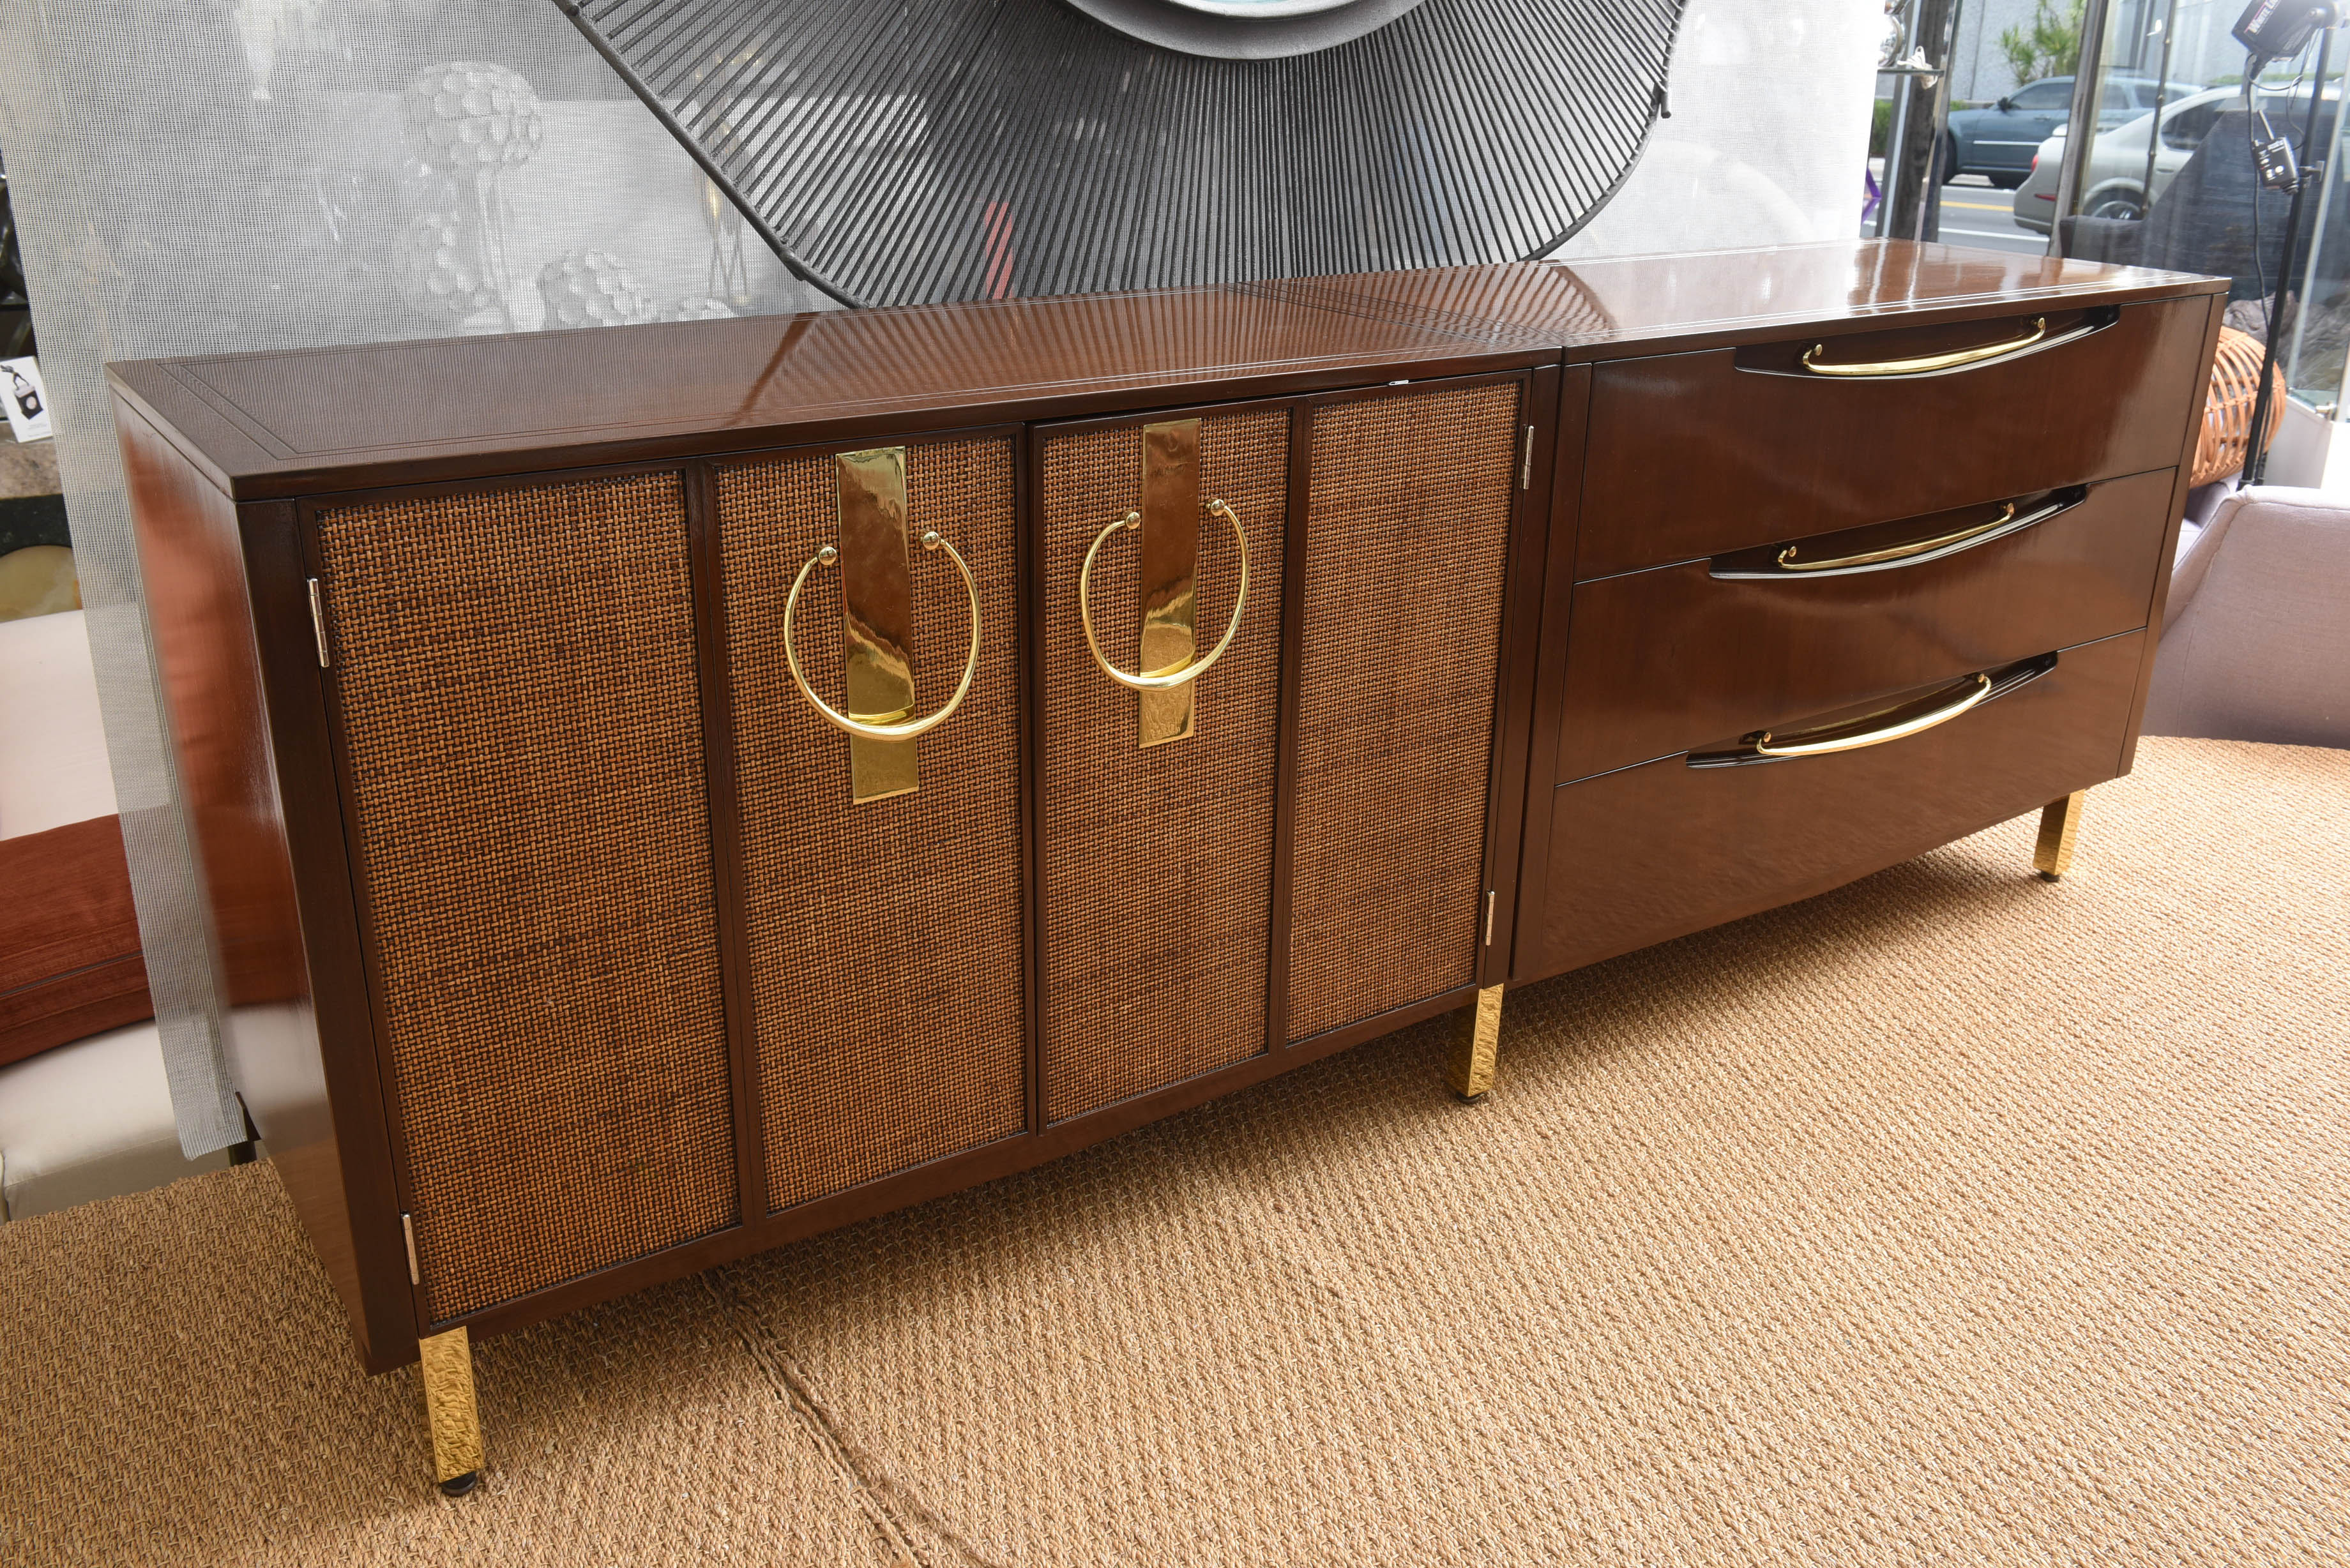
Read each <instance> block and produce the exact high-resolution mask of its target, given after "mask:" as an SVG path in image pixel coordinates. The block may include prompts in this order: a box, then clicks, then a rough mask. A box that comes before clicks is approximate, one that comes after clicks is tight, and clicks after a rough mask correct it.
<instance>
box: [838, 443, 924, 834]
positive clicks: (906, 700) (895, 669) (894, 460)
mask: <svg viewBox="0 0 2350 1568" xmlns="http://www.w3.org/2000/svg"><path fill="white" fill-rule="evenodd" d="M833 465H834V468H835V471H836V472H837V474H838V476H839V481H840V608H841V628H840V634H841V640H840V647H841V695H842V697H843V698H844V700H845V706H846V707H847V710H848V715H849V717H850V718H852V719H857V720H860V721H862V722H865V723H868V724H889V723H895V722H898V721H899V720H901V719H905V718H908V717H910V715H911V714H912V713H913V711H914V584H913V573H912V567H911V565H910V561H909V559H908V555H907V547H906V449H905V448H904V447H902V446H884V447H876V448H874V449H873V450H872V451H870V452H841V453H839V454H838V455H837V457H835V458H834V460H833ZM919 745H920V742H917V741H872V740H868V739H866V738H865V737H864V736H862V735H851V736H850V737H849V738H848V772H849V794H850V798H851V799H853V800H856V801H859V802H862V801H868V800H888V799H889V797H890V796H892V795H900V794H913V793H914V791H915V789H916V788H918V787H919V785H920V770H919V768H918V766H917V758H918V753H917V750H916V748H917V747H918V746H919Z"/></svg>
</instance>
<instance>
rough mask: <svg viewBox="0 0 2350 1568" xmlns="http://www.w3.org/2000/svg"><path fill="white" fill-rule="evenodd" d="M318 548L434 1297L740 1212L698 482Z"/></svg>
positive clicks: (617, 482)
mask: <svg viewBox="0 0 2350 1568" xmlns="http://www.w3.org/2000/svg"><path fill="white" fill-rule="evenodd" d="M318 547H319V554H320V556H321V557H322V558H323V562H324V576H323V579H322V587H323V590H324V595H325V601H326V605H327V611H328V620H329V624H330V626H331V628H332V635H333V652H334V664H333V667H332V669H331V670H329V671H328V679H329V680H331V682H332V683H333V687H334V691H335V700H336V702H337V705H338V710H339V723H340V734H341V742H342V747H343V752H344V760H345V764H346V766H347V768H348V776H349V779H350V787H351V794H352V799H351V801H350V803H349V804H350V811H349V814H348V821H349V823H350V824H351V826H352V828H353V830H354V834H355V836H356V839H357V851H358V857H359V867H360V873H361V877H362V884H363V891H364V895H365V899H366V912H367V919H368V929H369V938H370V940H371V945H372V947H373V951H374V959H375V968H376V978H377V982H378V986H379V991H380V996H379V1001H380V1008H381V1012H382V1017H383V1019H384V1023H385V1028H386V1033H387V1038H386V1040H385V1049H386V1050H387V1051H388V1053H389V1054H390V1066H391V1075H392V1079H393V1082H394V1087H395V1093H396V1096H397V1099H398V1112H399V1120H400V1129H401V1131H402V1134H403V1139H404V1149H403V1153H404V1157H405V1161H406V1168H407V1175H408V1180H409V1184H410V1189H411V1207H412V1209H413V1210H414V1215H415V1220H414V1223H415V1232H416V1250H417V1257H418V1262H419V1264H420V1265H421V1275H422V1282H423V1291H424V1296H425V1301H426V1303H427V1310H428V1312H429V1313H430V1314H431V1316H432V1318H433V1319H434V1320H436V1321H437V1320H442V1319H447V1318H451V1317H454V1316H457V1315H459V1314H464V1313H470V1312H474V1311H477V1310H479V1309H481V1308H483V1307H486V1306H490V1305H493V1304H494V1303H498V1302H502V1301H506V1300H510V1299H511V1298H513V1297H515V1296H518V1295H521V1294H523V1293H525V1292H528V1291H533V1290H536V1289H538V1288H540V1287H542V1286H546V1285H550V1284H553V1283H555V1282H557V1281H560V1280H565V1279H568V1278H571V1277H573V1276H575V1275H578V1274H584V1273H587V1272H590V1271H592V1270H596V1269H600V1268H603V1267H606V1266H608V1265H609V1264H612V1263H617V1262H622V1261H624V1260H627V1259H629V1258H636V1257H641V1256H643V1255H644V1254H646V1253H648V1252H652V1251H658V1250H660V1249H661V1248H664V1247H670V1246H674V1245H676V1244H677V1243H679V1242H681V1241H690V1240H691V1239H692V1238H694V1237H696V1236H702V1235H706V1234H708V1233H709V1232H711V1231H717V1230H720V1229H722V1228H723V1227H724V1226H726V1225H728V1224H731V1223H733V1220H735V1218H736V1208H737V1203H736V1191H735V1166H734V1147H733V1124H732V1119H731V1112H730V1101H729V1095H728V1081H727V1060H726V1031H725V1021H724V1017H723V1004H722V1002H721V988H720V969H719V956H718V938H717V923H716V922H717V907H716V903H715V900H714V898H713V897H712V873H711V864H710V833H709V823H708V820H707V812H706V807H705V805H704V796H703V793H702V728H701V708H700V703H699V700H698V697H697V692H696V684H695V663H694V646H693V614H692V594H691V583H690V581H689V576H688V571H687V554H686V531H685V510H684V504H683V489H682V485H681V482H680V480H679V477H678V475H676V474H674V473H653V474H638V475H630V476H627V477H619V478H610V479H594V480H587V481H582V482H579V483H566V484H556V485H548V486H544V487H541V488H536V489H529V490H503V491H497V492H493V493H474V494H457V495H443V496H436V497H431V498H425V499H411V500H401V501H393V502H385V503H380V504H367V505H360V506H354V507H350V508H348V509H344V510H338V511H332V512H324V513H321V514H319V517H318Z"/></svg>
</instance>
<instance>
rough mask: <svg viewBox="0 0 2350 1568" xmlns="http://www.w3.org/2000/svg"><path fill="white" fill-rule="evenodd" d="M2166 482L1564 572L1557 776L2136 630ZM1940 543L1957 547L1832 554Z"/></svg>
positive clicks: (2151, 480)
mask: <svg viewBox="0 0 2350 1568" xmlns="http://www.w3.org/2000/svg"><path fill="white" fill-rule="evenodd" d="M2171 480H2172V472H2171V471H2169V470H2164V471H2162V472H2158V473H2147V474H2138V475H2135V476H2133V477H2131V478H2128V479H2116V480H2109V481H2106V483H2102V484H2095V485H2091V486H2088V487H2087V488H2086V489H2085V490H2081V489H2072V490H2066V491H2060V492H2056V493H2052V494H2043V495H2033V496H2021V497H2018V498H2016V499H2015V500H2014V501H2013V502H2012V503H2009V504H2004V505H1976V506H1973V507H1969V508H1964V509H1961V510H1960V511H1958V512H1954V513H1948V514H1940V515H1938V516H1933V517H1921V518H1913V519H1910V520H1908V521H1906V522H1903V523H1899V524H1891V525H1889V526H1887V527H1883V528H1876V529H1869V530H1865V531H1856V532H1855V533H1852V534H1847V535H1830V536H1828V537H1825V538H1819V539H1805V540H1801V541H1791V542H1789V543H1787V544H1785V545H1780V544H1777V543H1775V542H1774V543H1773V545H1765V546H1764V547H1763V549H1762V550H1760V551H1757V552H1753V553H1752V557H1751V558H1750V557H1744V556H1715V557H1713V558H1711V560H1705V561H1691V562H1689V563H1687V564H1685V565H1681V566H1659V567H1655V568H1653V569H1651V570H1648V571H1643V572H1631V573H1626V574H1624V575H1621V576H1613V577H1606V578H1602V579H1600V580H1598V581H1596V582H1586V583H1580V584H1577V585H1576V587H1575V614H1574V619H1573V621H1572V623H1571V626H1570V629H1569V632H1568V642H1569V649H1568V653H1567V662H1566V676H1565V692H1566V695H1565V722H1564V723H1563V724H1562V726H1561V729H1560V739H1559V756H1558V767H1557V773H1556V774H1555V777H1557V778H1559V779H1561V780H1571V779H1578V778H1583V777H1586V776H1587V775H1589V774H1597V773H1604V772H1607V770H1609V769H1611V768H1621V767H1628V766H1630V765H1631V764H1633V763H1644V762H1648V761H1649V760H1650V759H1652V758H1656V757H1660V756H1664V755H1666V754H1668V753H1679V752H1685V751H1688V750H1690V748H1691V747H1698V746H1706V745H1710V744H1712V743H1715V742H1722V741H1727V740H1730V739H1732V738H1734V737H1736V736H1737V735H1738V734H1739V733H1741V732H1743V731H1745V730H1749V729H1757V728H1762V727H1763V726H1766V725H1771V724H1783V723H1789V722H1795V721H1799V720H1801V719H1803V718H1804V716H1805V715H1807V714H1813V713H1822V712H1826V711H1831V710H1834V709H1837V708H1842V707H1845V706H1846V705H1848V704H1851V703H1856V702H1864V701H1869V700H1870V699H1872V698H1876V697H1878V696H1881V695H1883V694H1885V693H1887V692H1893V691H1904V690H1907V689H1908V688H1910V687H1914V686H1918V685H1921V684H1924V683H1926V682H1929V681H1932V680H1938V679H1939V678H1941V677H1943V676H1945V675H1947V674H1949V672H1950V671H1951V670H1969V669H1985V668H1989V667H1991V666H1993V665H1999V664H2004V663H2007V662H2008V661H2010V660H2012V659H2023V658H2027V657H2029V656H2030V655H2032V654H2034V653H2040V652H2044V651H2045V650H2047V649H2052V648H2070V647H2072V646H2074V644H2076V643H2084V642H2091V641H2095V639H2099V638H2104V637H2111V636H2113V635H2114V634H2115V633H2116V632H2123V631H2132V630H2135V629H2137V628H2139V627H2141V626H2143V625H2145V624H2146V617H2147V605H2148V603H2149V601H2150V600H2151V598H2152V597H2153V594H2154V575H2155V569H2156V566H2158V563H2159V558H2160V556H2161V552H2162V539H2163V535H2164V530H2165V524H2166V521H2167V519H2168V513H2169V506H2170V487H2171ZM2011 507H2012V515H2011V513H2010V508H2011ZM2052 508H2057V509H2058V510H2055V511H2054V513H2053V514H2048V513H2050V510H2051V509H2052ZM2041 514H2048V515H2044V516H2043V520H2042V521H2040V522H2037V523H2032V524H2030V525H2029V526H2026V527H2024V528H2022V529H2021V530H2019V531H2015V532H2011V533H2003V534H2000V533H1997V530H1996V529H1994V530H1993V533H1994V534H1996V536H1992V535H1980V537H1981V538H1983V539H1984V541H1985V542H1983V543H1979V544H1971V545H1970V544H1968V543H1966V541H1965V535H1967V534H1968V533H1969V532H1970V531H1972V530H1976V529H1980V528H1982V527H1983V526H1984V525H1985V524H1998V520H1999V519H2000V518H2002V516H2010V518H2011V522H2012V521H2028V520H2029V519H2031V518H2032V517H2033V516H2035V515H2041ZM2001 526H2004V524H2002V525H2001ZM1937 540H1950V541H1953V542H1954V544H1955V547H1956V553H1954V554H1950V555H1946V556H1939V557H1938V558H1931V559H1928V558H1924V556H1926V555H1929V554H1930V553H1931V552H1921V553H1920V555H1914V556H1898V555H1895V556H1893V558H1892V559H1888V560H1883V561H1858V562H1857V564H1856V565H1850V566H1838V565H1835V563H1839V562H1855V561H1856V558H1857V557H1862V556H1870V555H1879V556H1882V555H1888V554H1892V553H1893V552H1897V551H1900V550H1904V549H1913V548H1915V547H1916V546H1917V545H1931V544H1933V542H1935V541H1937ZM1946 547H1950V546H1946ZM1790 550H1791V551H1792V552H1793V554H1792V556H1789V559H1790V560H1791V561H1793V562H1794V563H1795V564H1796V565H1797V566H1800V567H1809V566H1813V565H1814V564H1819V565H1820V567H1821V569H1820V570H1819V571H1814V570H1807V569H1805V570H1787V569H1784V568H1783V567H1782V566H1780V564H1779V556H1780V555H1781V554H1782V553H1783V551H1790ZM1717 574H1724V575H1717ZM1730 574H1743V575H1730Z"/></svg>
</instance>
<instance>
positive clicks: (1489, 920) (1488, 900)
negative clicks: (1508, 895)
mask: <svg viewBox="0 0 2350 1568" xmlns="http://www.w3.org/2000/svg"><path fill="white" fill-rule="evenodd" d="M1501 896H1502V890H1501V889H1500V888H1486V889H1485V945H1486V946H1487V947H1489V948H1490V947H1492V945H1493V901H1494V900H1495V899H1496V898H1500V897H1501Z"/></svg>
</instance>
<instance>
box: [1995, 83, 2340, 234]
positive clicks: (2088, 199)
mask: <svg viewBox="0 0 2350 1568" xmlns="http://www.w3.org/2000/svg"><path fill="white" fill-rule="evenodd" d="M2243 93H2244V89H2243V88H2241V87H2217V88H2200V89H2199V90H2198V91H2195V92H2192V93H2189V94H2188V95H2187V96H2186V97H2185V98H2182V99H2178V100H2177V101H2176V102H2173V103H2167V104H2165V105H2163V106H2162V115H2161V119H2162V124H2161V131H2160V135H2159V136H2157V134H2156V127H2155V116H2153V115H2151V114H2142V115H2139V116H2138V117H2137V119H2133V120H2131V121H2129V122H2128V123H2127V124H2126V125H2118V126H2116V127H2114V128H2113V129H2112V130H2102V131H2099V132H2098V133H2097V141H2096V145H2095V147H2094V148H2093V149H2091V151H2090V153H2089V167H2088V168H2087V169H2085V170H2084V171H2082V174H2081V215H2082V216H2083V217H2088V218H2142V217H2144V216H2146V211H2147V207H2148V206H2150V205H2152V204H2153V202H2154V199H2155V198H2156V197H2158V196H2160V195H2161V194H2162V192H2163V188H2164V187H2165V186H2167V185H2168V184H2169V183H2170V180H2171V176H2172V175H2174V174H2177V173H2178V171H2179V170H2180V169H2182V168H2184V167H2185V166H2186V164H2187V161H2188V160H2189V158H2192V157H2193V156H2195V150H2196V149H2197V148H2199V147H2200V146H2202V145H2203V139H2204V138H2205V137H2207V136H2209V135H2210V134H2211V127H2212V124H2213V123H2214V122H2215V121H2216V120H2218V119H2219V118H2220V115H2221V114H2223V113H2225V112H2226V111H2227V110H2229V109H2232V108H2234V107H2236V106H2237V105H2239V104H2241V103H2242V102H2243V100H2244V99H2243ZM2327 96H2328V97H2332V96H2334V94H2328V95H2327ZM2299 101H2301V100H2298V99H2292V98H2289V97H2287V96H2285V95H2283V94H2281V93H2265V92H2264V93H2262V95H2261V108H2262V109H2264V110H2266V111H2267V112H2268V114H2269V116H2270V118H2271V119H2273V120H2274V121H2275V122H2276V125H2277V129H2278V130H2280V131H2283V132H2285V133H2287V134H2291V135H2295V136H2297V135H2298V134H2299V133H2300V129H2301V116H2300V114H2299V113H2298V112H2296V111H2295V109H2294V105H2295V104H2296V103H2297V102H2299ZM2064 140H2065V132H2064V129H2063V128H2062V127H2060V128H2058V130H2057V131H2056V134H2055V135H2054V136H2052V137H2050V138H2049V139H2048V140H2045V141H2043V142H2042V143H2041V144H2040V151H2038V152H2037V153H2035V154H2033V160H2032V172H2031V173H2029V174H2027V175H2025V176H2024V180H2023V183H2022V185H2019V186H2017V187H2016V191H2015V222H2016V226H2017V227H2019V228H2025V229H2030V230H2032V231H2033V233H2034V234H2046V233H2048V231H2049V230H2050V229H2052V228H2054V227H2055V217H2056V176H2057V173H2058V172H2059V171H2061V170H2062V169H2063V168H2064ZM2149 141H2152V142H2153V144H2154V147H2153V150H2154V171H2153V172H2154V179H2153V183H2152V184H2151V186H2149V185H2148V183H2147V156H2146V155H2147V143H2148V142H2149Z"/></svg>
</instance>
